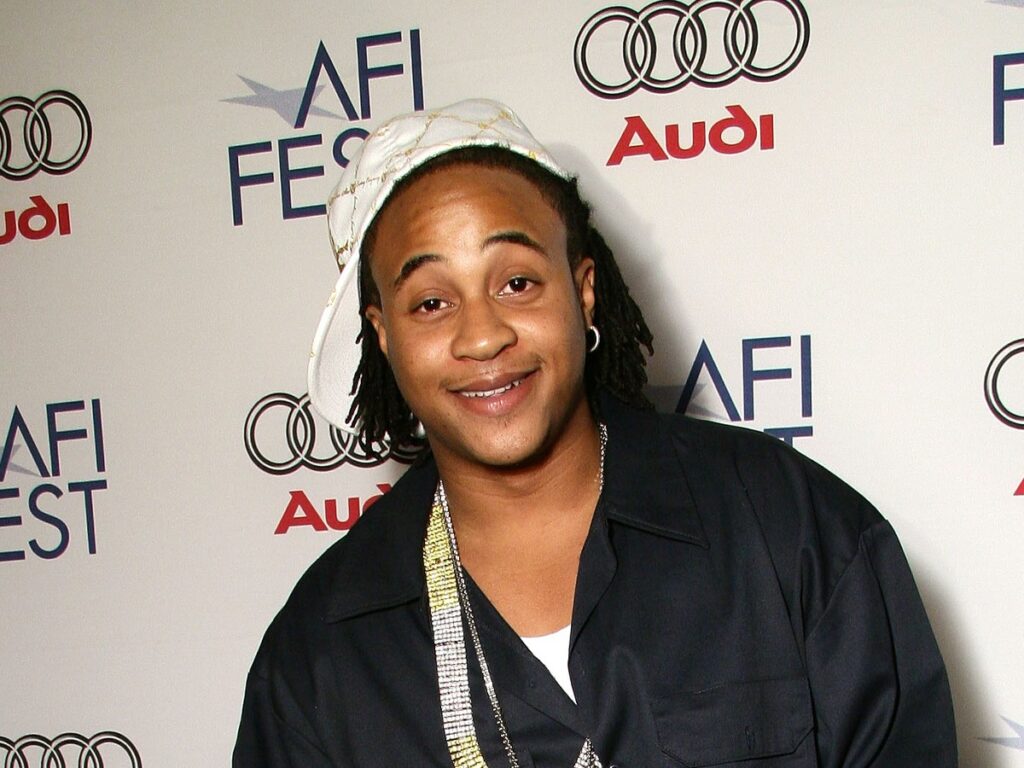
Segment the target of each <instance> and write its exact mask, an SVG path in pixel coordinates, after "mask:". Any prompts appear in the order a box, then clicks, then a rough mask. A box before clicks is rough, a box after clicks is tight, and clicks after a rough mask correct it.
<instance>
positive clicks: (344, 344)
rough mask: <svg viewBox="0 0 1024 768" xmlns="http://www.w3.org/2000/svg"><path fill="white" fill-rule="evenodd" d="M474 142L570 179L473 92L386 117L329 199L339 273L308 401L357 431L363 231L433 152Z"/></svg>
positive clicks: (512, 119)
mask: <svg viewBox="0 0 1024 768" xmlns="http://www.w3.org/2000/svg"><path fill="white" fill-rule="evenodd" d="M471 146H498V147H503V148H505V149H508V150H511V151H513V152H518V153H519V154H521V155H525V156H526V157H529V158H530V159H532V160H534V161H536V162H537V163H539V164H540V165H542V166H544V167H545V168H547V169H548V170H550V171H552V172H553V173H555V174H557V175H558V176H561V177H563V178H571V174H570V173H569V172H568V171H566V170H565V169H564V168H562V166H561V165H559V164H558V162H557V161H556V160H555V159H554V158H553V157H552V156H551V155H550V154H549V153H548V151H547V150H546V149H544V147H543V146H541V144H540V143H539V142H538V141H537V140H536V139H535V138H534V137H533V135H532V134H531V133H530V132H529V130H527V128H526V126H525V125H523V123H522V121H520V120H519V118H518V117H516V115H515V114H514V113H513V112H512V110H511V109H509V108H508V107H506V106H505V105H504V104H499V103H498V102H496V101H489V100H486V99H470V100H467V101H460V102H458V103H456V104H452V105H450V106H447V107H442V108H441V109H435V110H430V111H425V112H412V113H410V114H408V115H400V116H398V117H395V118H392V119H391V120H388V121H387V122H385V123H384V124H383V125H381V126H380V127H379V128H377V130H375V131H374V132H373V133H371V134H370V135H369V136H367V137H366V140H365V141H364V142H363V144H362V146H361V147H360V148H359V150H358V151H357V152H356V154H355V155H354V156H353V157H352V159H351V160H350V161H349V164H348V165H347V166H346V168H345V170H344V172H343V173H342V175H341V181H340V182H338V186H337V187H335V189H334V192H332V193H331V196H330V197H329V198H328V200H327V221H328V228H329V230H330V237H331V246H332V248H333V250H334V254H335V257H336V259H337V261H338V267H339V269H341V275H340V276H339V277H338V281H337V283H335V285H334V290H333V291H332V292H331V296H330V298H329V299H328V300H327V307H326V308H325V309H324V311H323V314H322V315H321V316H320V325H319V326H318V327H317V329H316V335H315V336H314V337H313V349H312V352H311V353H310V360H309V369H308V379H309V382H308V383H309V397H310V400H311V401H312V403H313V406H314V407H315V408H316V409H317V411H319V412H320V414H321V415H322V416H323V417H324V418H325V419H327V420H328V421H329V422H331V423H332V424H334V425H335V426H336V427H338V428H340V429H343V430H345V431H347V432H358V431H359V425H358V424H351V423H349V422H348V412H349V408H350V406H351V402H352V395H351V394H350V390H351V388H352V377H353V376H354V375H355V372H356V368H357V367H358V365H359V357H360V347H359V345H358V344H356V337H357V336H358V334H359V330H360V327H361V318H360V316H359V297H358V291H357V290H356V289H354V288H352V284H353V283H357V282H358V280H357V275H358V273H359V259H360V257H361V256H362V245H363V238H364V237H365V236H366V231H367V229H369V227H370V224H371V223H372V222H373V219H374V217H375V216H376V215H377V213H378V212H379V211H380V210H381V208H383V207H384V203H385V202H386V201H387V199H388V196H389V195H390V194H391V190H393V189H394V187H395V184H396V183H397V182H398V181H399V180H401V179H402V178H404V177H405V176H407V175H409V173H411V172H412V171H413V170H415V169H416V168H417V167H419V166H420V165H423V163H425V162H426V161H427V160H430V159H431V158H433V157H437V156H438V155H441V154H444V153H445V152H449V151H451V150H453V149H459V148H462V147H471Z"/></svg>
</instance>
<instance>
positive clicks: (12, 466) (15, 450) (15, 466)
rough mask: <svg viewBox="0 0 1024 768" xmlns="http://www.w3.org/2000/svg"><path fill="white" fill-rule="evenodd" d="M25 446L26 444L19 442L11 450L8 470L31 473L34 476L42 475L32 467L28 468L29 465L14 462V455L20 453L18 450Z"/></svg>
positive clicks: (22, 473) (16, 472)
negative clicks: (24, 465)
mask: <svg viewBox="0 0 1024 768" xmlns="http://www.w3.org/2000/svg"><path fill="white" fill-rule="evenodd" d="M23 447H24V446H23V445H21V444H20V443H19V444H16V445H15V446H14V448H13V449H12V450H11V456H10V459H9V460H8V462H7V471H8V472H14V473H15V474H21V475H31V476H32V477H41V475H40V474H39V473H38V472H33V471H32V470H31V469H28V468H27V467H23V466H21V465H20V464H15V463H14V457H15V456H17V455H18V451H20V450H21V449H22V448H23Z"/></svg>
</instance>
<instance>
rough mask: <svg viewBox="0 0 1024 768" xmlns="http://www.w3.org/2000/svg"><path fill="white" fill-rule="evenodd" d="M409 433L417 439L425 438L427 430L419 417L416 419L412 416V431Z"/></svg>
mask: <svg viewBox="0 0 1024 768" xmlns="http://www.w3.org/2000/svg"><path fill="white" fill-rule="evenodd" d="M411 434H412V436H413V437H414V438H416V439H417V440H426V439H427V430H426V428H425V427H424V426H423V422H422V421H420V420H419V419H417V418H416V417H415V416H414V417H413V425H412V432H411Z"/></svg>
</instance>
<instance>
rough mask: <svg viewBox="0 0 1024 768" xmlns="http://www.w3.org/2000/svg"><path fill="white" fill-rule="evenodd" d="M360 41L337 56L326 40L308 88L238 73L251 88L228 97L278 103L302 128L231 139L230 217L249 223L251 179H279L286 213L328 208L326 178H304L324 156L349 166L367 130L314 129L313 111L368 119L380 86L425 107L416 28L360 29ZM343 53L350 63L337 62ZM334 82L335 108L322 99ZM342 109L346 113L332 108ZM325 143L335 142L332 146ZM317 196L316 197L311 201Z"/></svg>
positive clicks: (315, 172)
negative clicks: (246, 202) (312, 182)
mask: <svg viewBox="0 0 1024 768" xmlns="http://www.w3.org/2000/svg"><path fill="white" fill-rule="evenodd" d="M354 48H355V50H354V51H351V52H349V54H350V55H349V56H347V57H346V58H345V59H340V58H339V59H335V58H333V57H332V56H331V54H330V53H329V52H328V50H327V46H326V45H324V43H323V41H321V42H320V45H319V46H318V47H317V49H316V53H315V54H314V55H313V61H312V65H311V66H310V68H309V74H308V75H307V76H306V84H305V87H302V88H286V89H282V90H278V89H276V88H273V87H271V86H269V85H264V84H263V83H259V82H257V81H255V80H251V79H249V78H247V77H242V76H241V75H239V79H241V80H242V82H243V83H245V85H246V86H247V87H248V88H249V90H250V91H251V92H252V93H251V94H249V95H247V96H235V97H232V98H229V99H224V101H226V102H230V103H232V104H243V105H245V106H250V107H260V108H262V109H268V110H272V111H273V112H276V113H277V115H278V116H279V117H280V118H281V119H282V120H284V121H285V122H286V123H288V125H289V126H290V127H291V128H292V129H293V130H294V131H302V133H299V134H298V135H296V134H295V133H291V134H289V135H287V136H283V137H280V138H276V139H274V138H265V139H261V140H259V141H251V142H246V143H244V144H235V145H232V146H230V147H228V168H229V183H230V186H231V218H232V221H233V222H234V225H235V226H236V227H239V226H242V225H243V223H244V211H243V191H244V190H246V189H248V188H250V187H268V186H271V185H276V186H277V188H278V190H277V191H278V195H277V196H278V197H279V198H280V205H281V218H282V219H299V218H304V217H307V216H323V215H325V214H326V213H327V206H326V205H324V204H323V202H321V201H322V200H323V199H325V198H326V197H327V191H326V190H325V189H323V188H322V187H321V186H315V187H312V188H310V187H309V185H302V184H300V183H299V182H301V181H302V180H306V179H316V178H320V177H321V176H323V175H324V174H325V163H329V162H333V163H334V164H335V165H336V166H337V167H338V168H344V167H345V166H346V165H348V158H349V157H351V155H352V152H353V150H354V149H355V148H356V147H357V146H358V145H359V143H360V142H362V140H363V139H365V138H366V137H367V136H368V135H369V131H367V130H366V128H365V127H362V126H358V125H353V126H348V127H345V128H342V129H341V131H339V132H338V133H337V134H334V135H330V134H328V135H325V134H323V133H319V132H314V131H309V130H306V121H307V120H308V119H309V117H310V116H313V117H320V118H328V119H333V120H343V121H347V122H350V123H355V122H363V121H368V120H370V119H371V118H372V114H373V109H372V98H371V97H372V96H373V94H374V93H378V92H379V91H383V92H385V93H387V94H388V95H389V96H393V94H396V93H402V94H405V97H406V98H407V99H408V102H407V104H408V107H407V109H406V110H402V111H410V110H413V111H415V110H421V109H423V59H422V55H421V53H420V31H419V30H418V29H410V30H408V31H407V32H401V31H397V32H385V33H383V34H378V35H367V36H365V37H357V38H356V39H355V45H354ZM352 54H354V56H353V55H352ZM352 59H354V62H353V61H352ZM339 61H340V62H341V63H342V64H343V65H347V66H343V68H341V69H339V67H338V63H337V62H339ZM343 73H344V76H343ZM328 85H330V86H331V88H332V90H333V92H334V96H335V100H334V103H333V104H332V105H331V109H328V108H326V107H325V106H323V103H322V102H321V103H320V104H319V105H318V104H317V101H318V98H319V96H320V94H321V92H322V91H323V90H324V89H325V88H326V87H327V86H328ZM357 101H358V104H359V106H358V108H357V107H356V103H357ZM334 104H336V105H337V106H334ZM338 109H340V110H341V111H342V112H344V115H339V114H338V113H337V111H331V110H338ZM389 109H390V108H389ZM390 111H398V110H394V109H390ZM325 144H326V145H327V147H329V149H327V150H326V152H325V149H324V145H325ZM325 154H327V155H328V159H325V157H324V156H325ZM266 192H269V190H266V191H265V193H264V197H267V195H266ZM257 194H258V193H256V192H255V191H253V192H250V193H247V195H246V198H249V197H252V196H254V195H257ZM314 200H315V201H317V202H310V201H314ZM300 201H302V202H300Z"/></svg>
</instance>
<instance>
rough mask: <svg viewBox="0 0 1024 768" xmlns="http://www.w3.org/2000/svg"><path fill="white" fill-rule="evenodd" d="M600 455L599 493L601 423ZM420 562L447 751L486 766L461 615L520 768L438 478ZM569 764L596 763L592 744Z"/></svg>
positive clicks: (513, 762)
mask: <svg viewBox="0 0 1024 768" xmlns="http://www.w3.org/2000/svg"><path fill="white" fill-rule="evenodd" d="M600 439H601V459H600V469H599V471H598V495H600V492H601V491H602V490H604V459H605V450H606V447H607V445H608V429H607V427H605V425H604V424H601V425H600ZM423 564H424V568H425V570H426V576H427V593H428V597H429V600H430V616H431V623H432V626H433V630H434V655H435V659H436V661H437V673H438V685H439V688H440V694H441V720H442V724H443V726H444V731H445V739H446V741H447V743H448V751H449V754H450V755H451V757H452V763H453V765H454V766H455V768H487V763H486V762H485V761H484V759H483V754H482V753H481V751H480V745H479V742H478V741H477V738H476V729H475V727H474V725H473V713H472V702H471V701H470V696H469V668H468V664H467V657H466V643H465V635H464V633H463V630H462V621H463V616H465V623H466V626H467V627H468V628H469V636H470V639H471V640H472V643H473V651H474V653H475V654H476V658H477V662H478V663H479V665H480V673H481V675H482V677H483V680H484V688H485V689H486V691H487V698H488V701H489V702H490V705H491V711H492V713H493V714H494V722H495V723H496V725H497V727H498V734H499V736H500V737H501V743H502V746H503V747H504V748H505V754H506V756H507V757H508V763H509V766H510V768H519V760H518V758H517V757H516V753H515V750H514V749H513V748H512V739H511V738H510V737H509V733H508V727H507V726H506V724H505V717H504V715H502V712H501V705H500V704H499V703H498V695H497V693H496V691H495V688H494V680H493V679H492V678H491V671H490V668H489V667H488V665H487V658H486V657H485V656H484V649H483V644H482V643H481V642H480V633H479V632H478V631H477V627H476V619H475V618H474V616H473V606H472V605H471V604H470V602H469V591H468V590H467V588H466V576H465V572H464V570H463V568H462V560H461V559H460V557H459V545H458V541H457V540H456V538H455V528H454V526H453V525H452V516H451V511H450V510H449V508H448V496H447V495H446V494H445V490H444V483H442V482H441V481H438V484H437V490H436V491H435V492H434V504H433V508H432V510H431V515H430V521H429V523H428V526H427V537H426V540H425V542H424V545H423ZM573 768H601V761H600V759H598V756H597V753H596V752H595V751H594V747H593V745H592V744H591V742H590V739H587V740H586V741H585V742H584V743H583V747H582V749H581V750H580V754H579V757H578V758H576V762H575V764H574V766H573Z"/></svg>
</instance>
